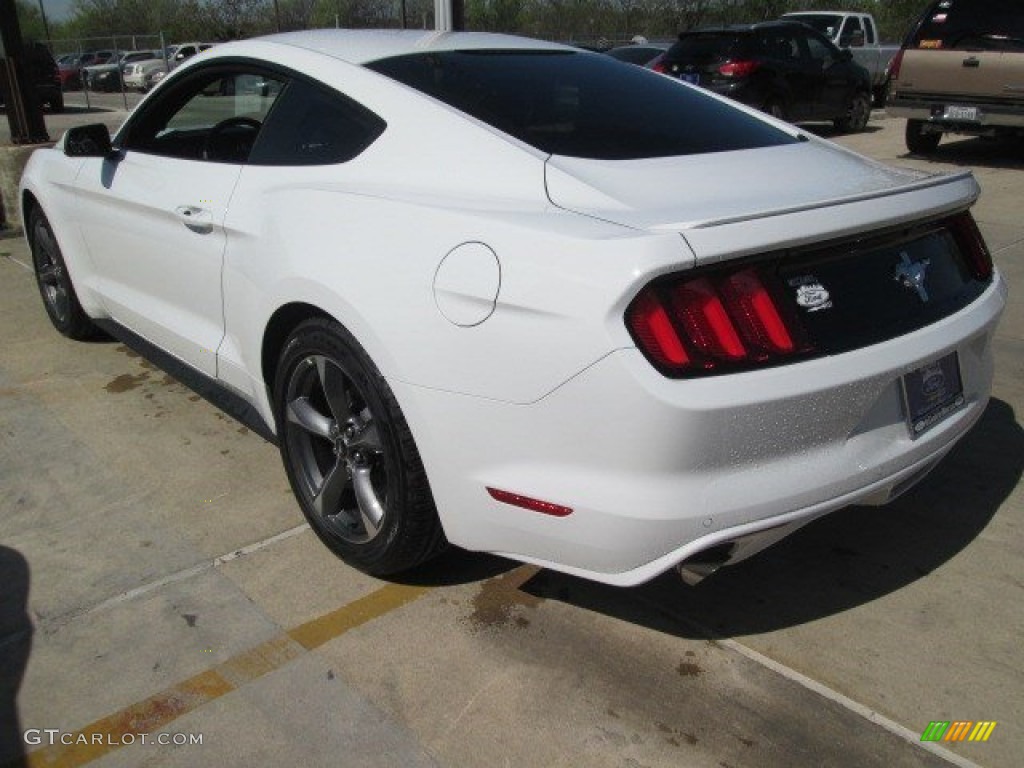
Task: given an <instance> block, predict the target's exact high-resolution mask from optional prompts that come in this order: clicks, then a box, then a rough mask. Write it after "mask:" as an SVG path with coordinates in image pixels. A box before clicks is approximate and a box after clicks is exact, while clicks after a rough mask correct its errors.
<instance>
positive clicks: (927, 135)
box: [905, 120, 942, 155]
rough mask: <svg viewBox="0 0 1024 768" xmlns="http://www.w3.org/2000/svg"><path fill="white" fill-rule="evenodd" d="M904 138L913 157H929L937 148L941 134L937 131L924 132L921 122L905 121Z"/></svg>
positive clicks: (922, 122)
mask: <svg viewBox="0 0 1024 768" xmlns="http://www.w3.org/2000/svg"><path fill="white" fill-rule="evenodd" d="M905 136H906V141H907V149H909V150H910V151H911V152H913V153H914V154H915V155H930V154H931V153H932V152H934V151H935V150H936V149H937V148H938V146H939V142H940V141H941V140H942V134H941V133H938V132H937V131H936V132H934V133H933V132H930V131H929V132H925V130H924V121H922V120H907V131H906V134H905Z"/></svg>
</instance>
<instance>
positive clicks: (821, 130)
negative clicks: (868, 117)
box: [800, 123, 882, 140]
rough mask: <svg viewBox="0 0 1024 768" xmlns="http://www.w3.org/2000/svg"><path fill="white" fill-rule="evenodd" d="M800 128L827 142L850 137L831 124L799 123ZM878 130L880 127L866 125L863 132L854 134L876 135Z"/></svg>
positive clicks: (847, 132)
mask: <svg viewBox="0 0 1024 768" xmlns="http://www.w3.org/2000/svg"><path fill="white" fill-rule="evenodd" d="M800 127H801V128H803V129H804V130H805V131H808V132H810V133H813V134H814V135H815V136H820V137H821V138H823V139H829V140H831V139H836V138H839V137H840V136H849V135H851V133H850V131H843V130H840V129H839V128H836V127H835V126H834V125H832V124H831V123H800ZM880 130H882V126H880V125H871V124H870V123H868V124H867V125H866V126H864V129H863V130H861V131H857V132H856V133H878V132H879V131H880Z"/></svg>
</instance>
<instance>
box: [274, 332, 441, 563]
mask: <svg viewBox="0 0 1024 768" xmlns="http://www.w3.org/2000/svg"><path fill="white" fill-rule="evenodd" d="M274 406H275V414H276V417H277V425H278V438H279V443H280V448H281V457H282V459H283V460H284V465H285V470H286V471H287V473H288V479H289V481H290V482H291V485H292V490H293V491H294V493H295V496H296V498H297V499H298V501H299V504H300V505H301V506H302V511H303V513H304V514H305V516H306V519H307V520H308V521H309V524H310V526H311V527H312V528H313V530H314V531H315V532H316V534H317V536H319V537H320V539H321V540H322V541H323V542H324V543H325V544H326V545H327V546H328V547H329V548H330V549H331V550H333V551H334V552H335V553H336V554H337V555H339V556H340V557H341V558H342V559H343V560H345V561H346V562H347V563H349V564H350V565H353V566H355V567H356V568H359V569H360V570H362V571H365V572H367V573H370V574H374V575H386V574H391V573H396V572H398V571H403V570H407V569H409V568H411V567H413V566H415V565H417V564H419V563H421V562H423V561H424V560H426V559H428V558H430V557H432V556H433V555H435V554H437V553H438V552H439V551H440V550H441V549H442V548H443V547H444V545H445V543H446V542H445V538H444V533H443V532H442V530H441V524H440V521H439V520H438V517H437V511H436V509H435V507H434V501H433V498H432V496H431V493H430V486H429V484H428V482H427V475H426V471H425V470H424V468H423V464H422V462H421V460H420V457H419V453H418V451H417V450H416V444H415V442H414V441H413V437H412V433H411V432H410V430H409V427H408V425H407V424H406V422H405V418H404V417H403V415H402V412H401V410H400V409H399V407H398V403H397V401H396V400H395V397H394V394H393V393H392V392H391V388H390V387H389V386H388V384H387V382H386V381H385V380H384V377H383V376H381V374H380V372H379V371H378V370H377V367H376V366H375V365H374V364H373V362H372V361H371V360H370V358H369V356H368V355H367V354H366V352H364V351H363V349H362V347H360V346H359V344H358V342H356V340H355V339H354V338H352V336H351V335H350V334H349V333H348V332H347V331H346V330H345V329H344V328H343V327H342V326H341V325H340V324H338V323H336V322H334V321H333V320H329V319H326V318H317V319H313V320H307V321H306V322H304V323H302V324H301V325H299V326H298V327H297V328H296V329H295V331H294V332H293V333H292V334H291V336H290V337H289V338H288V341H287V342H286V343H285V346H284V349H283V351H282V352H281V357H280V362H279V366H278V373H277V376H276V381H275V384H274Z"/></svg>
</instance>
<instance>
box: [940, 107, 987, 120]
mask: <svg viewBox="0 0 1024 768" xmlns="http://www.w3.org/2000/svg"><path fill="white" fill-rule="evenodd" d="M943 118H944V119H946V120H968V121H970V122H975V123H976V122H977V121H978V108H977V107H955V106H950V107H946V112H945V114H944V115H943Z"/></svg>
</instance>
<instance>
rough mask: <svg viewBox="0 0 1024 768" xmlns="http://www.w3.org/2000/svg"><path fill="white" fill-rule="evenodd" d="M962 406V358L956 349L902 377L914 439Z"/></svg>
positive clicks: (907, 412) (911, 434)
mask: <svg viewBox="0 0 1024 768" xmlns="http://www.w3.org/2000/svg"><path fill="white" fill-rule="evenodd" d="M963 405H964V392H963V384H962V382H961V380H960V361H959V358H957V354H956V352H950V353H949V354H948V355H946V356H945V357H940V358H939V359H938V360H933V361H932V362H930V363H928V364H927V365H922V366H921V367H920V368H918V369H916V370H913V371H911V372H910V373H908V374H906V375H904V377H903V406H904V409H905V410H906V414H907V427H909V429H910V436H911V437H912V438H915V439H916V438H918V437H920V436H921V435H923V434H924V433H925V432H927V431H928V430H929V429H931V428H932V427H933V426H935V425H936V424H938V423H939V422H940V421H942V420H943V419H944V418H946V417H947V416H949V415H950V414H951V413H953V412H954V411H957V410H959V409H960V408H962V407H963Z"/></svg>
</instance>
